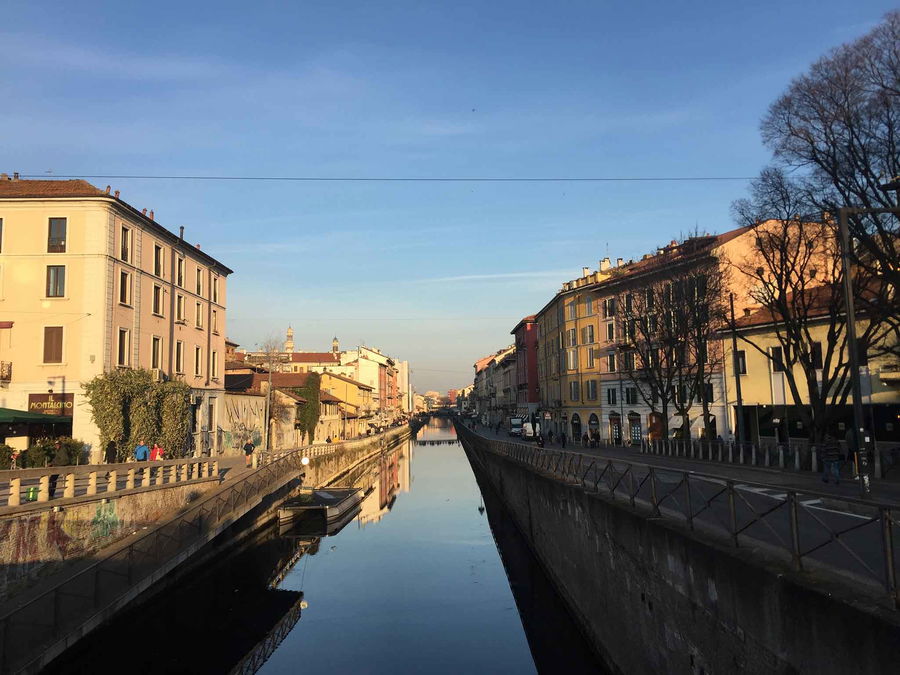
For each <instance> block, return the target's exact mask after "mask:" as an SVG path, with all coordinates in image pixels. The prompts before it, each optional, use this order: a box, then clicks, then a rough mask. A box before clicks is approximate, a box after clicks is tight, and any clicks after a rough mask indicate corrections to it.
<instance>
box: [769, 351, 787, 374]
mask: <svg viewBox="0 0 900 675" xmlns="http://www.w3.org/2000/svg"><path fill="white" fill-rule="evenodd" d="M769 354H770V356H771V359H772V372H773V373H783V372H784V359H783V358H782V356H781V347H772V348H771V349H770V352H769Z"/></svg>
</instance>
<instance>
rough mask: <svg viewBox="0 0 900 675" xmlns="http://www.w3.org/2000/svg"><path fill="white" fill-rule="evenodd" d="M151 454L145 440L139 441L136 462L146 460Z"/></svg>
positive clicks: (135, 451)
mask: <svg viewBox="0 0 900 675" xmlns="http://www.w3.org/2000/svg"><path fill="white" fill-rule="evenodd" d="M149 456H150V448H148V447H147V444H146V443H144V441H138V444H137V446H136V447H135V448H134V461H135V462H146V461H147V457H149Z"/></svg>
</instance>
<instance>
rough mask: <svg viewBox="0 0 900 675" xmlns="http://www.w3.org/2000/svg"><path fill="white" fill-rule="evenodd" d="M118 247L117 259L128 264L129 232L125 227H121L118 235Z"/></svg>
mask: <svg viewBox="0 0 900 675" xmlns="http://www.w3.org/2000/svg"><path fill="white" fill-rule="evenodd" d="M119 246H120V250H119V258H120V259H121V260H122V261H124V262H128V261H129V260H130V259H131V230H130V229H128V228H127V227H122V230H121V231H120V233H119Z"/></svg>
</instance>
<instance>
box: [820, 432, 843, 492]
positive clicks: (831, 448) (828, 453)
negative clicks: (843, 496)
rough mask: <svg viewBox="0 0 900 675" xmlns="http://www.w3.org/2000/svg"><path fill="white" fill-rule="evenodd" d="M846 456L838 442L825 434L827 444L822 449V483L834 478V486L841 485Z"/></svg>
mask: <svg viewBox="0 0 900 675" xmlns="http://www.w3.org/2000/svg"><path fill="white" fill-rule="evenodd" d="M843 458H844V456H843V455H842V454H841V448H840V446H839V445H838V443H837V441H836V440H835V439H834V438H833V437H832V436H831V435H830V434H825V444H824V447H823V448H822V482H823V483H827V482H828V477H829V476H834V484H835V485H840V484H841V461H842V460H843Z"/></svg>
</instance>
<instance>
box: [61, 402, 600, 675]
mask: <svg viewBox="0 0 900 675" xmlns="http://www.w3.org/2000/svg"><path fill="white" fill-rule="evenodd" d="M453 439H455V431H454V429H453V427H452V424H451V422H450V420H448V419H432V420H431V422H430V423H429V425H428V426H427V427H425V428H423V429H421V430H420V432H419V434H418V436H417V440H419V441H423V440H424V441H429V442H431V441H442V440H451V441H452V440H453ZM335 485H336V486H355V487H359V488H361V489H362V490H363V491H364V495H365V496H364V498H363V500H362V502H361V504H360V510H359V513H358V514H357V515H356V517H355V518H354V519H353V520H352V521H351V522H349V524H347V525H346V527H344V528H343V529H342V530H340V532H338V533H337V534H336V535H334V536H325V537H320V536H311V535H309V534H303V533H301V532H297V531H294V532H292V533H291V534H290V535H289V536H279V529H278V525H277V523H273V526H272V527H267V528H265V529H263V530H262V531H261V532H259V533H257V534H256V535H254V537H252V538H251V539H249V540H247V541H246V542H245V543H244V544H243V545H242V546H240V547H239V548H237V549H232V550H230V551H228V552H227V553H225V554H223V555H219V556H215V555H213V556H212V557H211V558H210V562H208V563H206V564H205V565H204V566H203V569H202V572H201V573H197V574H194V575H191V576H190V577H189V578H187V579H185V580H184V581H182V582H180V583H179V584H177V585H176V586H175V587H174V588H173V589H171V590H169V591H167V592H165V593H163V594H162V595H160V596H158V597H156V598H154V599H152V600H150V601H148V602H146V603H145V604H143V605H142V606H140V607H138V608H137V609H135V610H133V611H130V612H127V613H125V614H123V615H121V616H120V618H118V619H117V620H116V621H115V622H114V623H113V624H112V625H110V626H107V627H105V628H102V629H101V630H99V631H97V632H95V633H94V634H93V635H92V636H91V637H90V638H88V639H87V640H85V641H83V643H81V644H79V645H78V646H76V648H75V649H73V650H71V651H70V652H68V653H67V654H65V655H63V656H62V657H60V659H58V660H57V662H56V663H54V664H53V666H52V668H51V672H61V673H62V672H64V673H67V672H86V671H90V672H94V673H103V672H110V673H112V672H122V670H123V669H125V670H128V671H129V672H137V673H149V672H169V673H182V672H184V673H187V672H190V673H223V672H229V671H232V672H254V671H256V670H257V669H258V668H260V667H261V670H262V672H265V673H282V672H296V671H298V670H300V669H301V668H302V669H304V670H311V671H315V670H325V669H327V670H329V671H332V672H339V673H340V672H354V673H387V672H391V673H396V672H429V673H459V672H491V673H528V672H535V664H537V668H538V669H539V670H540V671H541V672H561V671H560V669H559V668H555V667H554V666H555V665H563V666H564V672H587V671H588V670H591V671H593V672H595V671H596V669H595V668H594V664H593V662H592V661H591V660H590V653H589V650H587V649H586V648H585V647H584V646H583V644H582V645H581V646H579V645H578V641H579V640H580V636H579V634H578V632H577V630H575V629H574V628H573V627H572V624H571V622H568V623H567V615H566V614H565V611H564V610H561V609H560V606H559V603H558V601H556V600H555V594H554V593H553V591H552V587H550V586H549V585H548V584H547V582H546V579H544V580H543V582H542V581H541V578H540V574H539V572H540V569H539V568H538V567H537V566H536V565H535V563H534V560H533V559H532V558H531V554H530V552H529V551H528V549H527V547H526V546H525V545H524V544H523V542H522V541H521V538H519V539H518V540H516V538H515V535H517V531H516V530H515V528H514V527H512V526H511V524H510V523H509V521H508V519H507V517H506V515H505V514H504V513H503V509H502V504H500V503H499V502H498V501H497V499H496V497H495V496H493V495H492V494H491V493H490V492H489V491H488V490H485V495H484V498H483V500H482V494H481V491H480V490H479V488H478V485H477V484H476V482H475V479H474V477H473V475H472V470H471V468H470V467H469V465H468V462H467V460H466V457H465V454H464V453H463V451H462V448H461V447H460V446H459V445H458V444H457V443H452V444H444V443H441V444H437V445H424V446H422V445H416V443H415V441H412V442H404V443H402V444H400V445H398V446H396V447H394V448H391V449H389V450H386V451H385V452H383V453H380V454H379V455H378V456H376V457H374V458H372V459H371V460H370V461H368V462H366V463H363V464H361V465H360V466H357V467H355V468H354V469H352V470H351V471H348V472H347V473H346V475H344V476H342V477H341V478H340V479H339V480H337V481H336V482H335ZM485 508H486V509H487V516H488V517H487V518H485V517H484V513H485ZM488 521H490V527H489V524H488ZM492 529H493V534H492V532H491V530H492ZM495 539H496V542H497V545H499V546H500V547H501V548H502V552H503V562H501V559H500V556H499V555H498V552H497V547H496V545H495V543H494V540H495ZM504 565H505V570H504ZM507 575H508V580H507ZM542 583H543V584H544V585H542ZM510 586H512V591H511V590H510ZM554 602H556V604H555V605H554ZM307 603H308V607H307ZM517 607H518V610H519V611H516V610H517ZM520 614H521V619H520ZM523 623H524V626H525V631H524V632H523V630H522V626H523ZM526 635H527V640H526ZM529 643H530V649H529ZM532 655H533V658H532ZM573 655H576V656H573ZM585 655H586V656H585ZM267 659H268V660H267ZM126 663H127V668H126V667H125V666H124V664H126ZM263 663H264V665H263Z"/></svg>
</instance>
